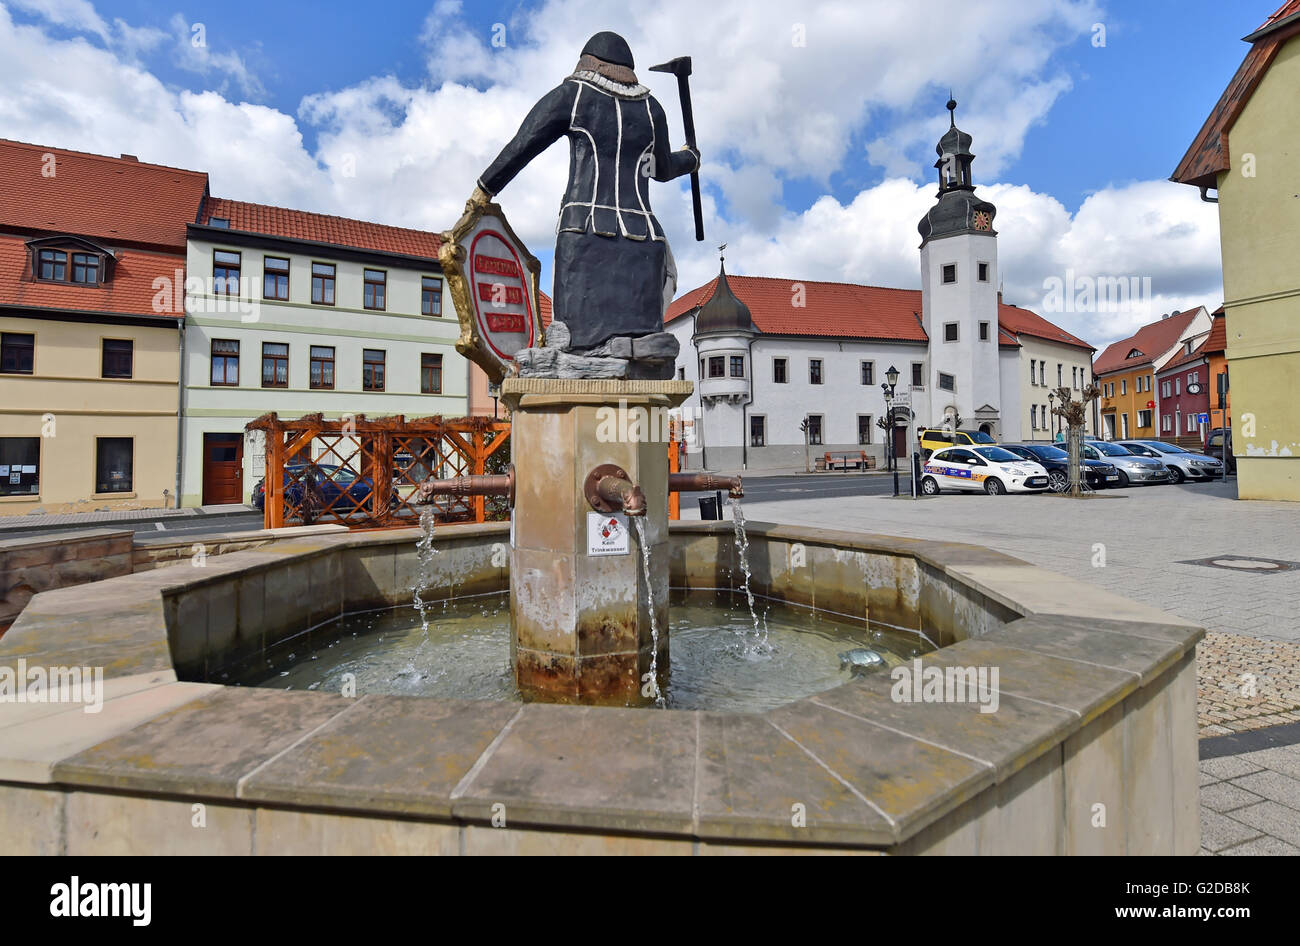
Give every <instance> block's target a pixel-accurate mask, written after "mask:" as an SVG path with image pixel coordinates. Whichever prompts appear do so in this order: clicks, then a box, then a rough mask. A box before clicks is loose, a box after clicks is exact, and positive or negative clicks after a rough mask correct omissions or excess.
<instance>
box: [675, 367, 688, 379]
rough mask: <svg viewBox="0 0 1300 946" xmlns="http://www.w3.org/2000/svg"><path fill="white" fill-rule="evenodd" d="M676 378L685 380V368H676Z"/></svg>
mask: <svg viewBox="0 0 1300 946" xmlns="http://www.w3.org/2000/svg"><path fill="white" fill-rule="evenodd" d="M677 380H678V381H685V380H686V369H685V368H678V369H677Z"/></svg>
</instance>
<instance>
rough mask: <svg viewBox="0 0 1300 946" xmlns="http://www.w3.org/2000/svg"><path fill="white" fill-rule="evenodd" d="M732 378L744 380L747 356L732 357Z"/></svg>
mask: <svg viewBox="0 0 1300 946" xmlns="http://www.w3.org/2000/svg"><path fill="white" fill-rule="evenodd" d="M731 376H732V377H733V378H743V377H744V376H745V356H744V355H732V356H731Z"/></svg>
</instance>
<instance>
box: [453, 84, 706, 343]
mask: <svg viewBox="0 0 1300 946" xmlns="http://www.w3.org/2000/svg"><path fill="white" fill-rule="evenodd" d="M561 135H567V136H568V138H569V186H568V188H567V189H566V190H565V192H564V202H563V203H562V205H561V206H560V219H559V224H558V226H557V228H556V229H557V237H556V242H555V286H554V293H553V302H554V311H555V318H556V319H557V320H559V321H561V322H564V323H565V324H566V325H567V326H568V328H569V332H570V337H571V341H570V347H571V348H573V349H583V348H592V347H594V346H596V345H599V344H600V343H601V342H603V341H605V340H606V339H609V338H613V337H615V336H622V335H626V336H633V337H635V336H639V335H648V334H651V333H654V332H661V331H663V309H664V280H665V276H666V271H667V246H668V244H667V241H666V239H665V238H664V233H663V228H662V227H660V226H659V221H658V220H656V219H655V216H654V213H653V212H652V211H651V209H650V188H649V179H650V178H651V177H653V178H654V179H655V180H657V181H670V180H672V179H673V178H675V177H680V176H681V175H683V174H689V173H690V172H691V171H694V170H697V168H698V164H699V162H698V159H697V157H696V155H695V154H694V153H693V152H691V151H673V150H672V149H671V147H670V146H669V143H668V124H667V121H666V120H665V118H664V110H663V107H662V106H661V105H660V104H659V103H658V102H657V101H655V99H654V97H653V96H652V95H650V92H649V90H648V89H646V88H645V87H644V86H641V85H625V84H623V83H619V82H615V81H613V80H611V79H608V78H606V77H605V76H602V75H599V74H597V73H595V72H587V71H579V72H575V73H574V74H573V75H571V76H569V77H568V78H567V79H565V80H564V81H563V82H561V83H560V85H559V86H557V87H556V88H555V89H553V90H551V91H550V92H549V93H547V95H546V96H545V97H544V98H543V99H542V100H541V101H540V102H538V103H537V104H536V105H535V106H533V109H532V111H530V112H529V113H528V116H527V117H526V118H525V119H524V121H523V124H522V125H520V127H519V131H518V132H517V133H516V134H515V137H514V139H513V140H512V141H511V142H510V143H509V144H508V145H506V146H505V148H504V149H502V151H501V154H500V155H498V156H497V159H496V160H495V161H493V162H492V164H491V166H489V167H488V169H487V170H486V171H484V172H483V175H482V177H480V178H479V181H478V184H479V187H481V188H482V189H483V190H484V191H485V192H487V194H488V195H490V196H491V195H495V194H497V193H499V192H500V191H501V189H502V188H503V187H505V186H506V185H507V184H508V183H510V181H511V180H512V179H513V178H514V177H515V175H517V174H518V173H519V172H520V171H521V170H523V168H524V166H525V165H527V164H528V162H530V161H531V160H532V159H533V158H535V157H537V155H539V154H541V153H542V152H543V151H544V150H546V148H547V147H548V146H550V145H551V144H552V143H553V142H554V141H555V140H556V139H557V138H559V137H560V136H561Z"/></svg>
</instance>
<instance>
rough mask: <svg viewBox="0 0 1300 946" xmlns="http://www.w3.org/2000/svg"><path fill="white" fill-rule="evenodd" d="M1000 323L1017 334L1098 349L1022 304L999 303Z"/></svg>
mask: <svg viewBox="0 0 1300 946" xmlns="http://www.w3.org/2000/svg"><path fill="white" fill-rule="evenodd" d="M998 324H999V325H1000V326H1003V327H1004V328H1007V329H1010V330H1011V331H1012V332H1013V333H1014V334H1016V335H1032V336H1033V337H1034V338H1042V339H1045V340H1046V341H1049V342H1056V343H1058V344H1060V345H1069V346H1071V347H1072V348H1086V349H1088V351H1096V348H1094V347H1093V346H1092V345H1089V344H1088V343H1087V342H1085V341H1084V340H1083V339H1082V338H1079V336H1077V335H1071V334H1070V333H1069V332H1067V331H1066V330H1065V329H1063V328H1060V327H1059V326H1056V325H1053V324H1052V323H1051V322H1049V321H1047V319H1045V318H1043V317H1042V316H1041V315H1039V314H1038V313H1037V312H1033V311H1031V310H1030V309H1022V308H1020V306H1016V305H1010V304H1008V303H1006V302H999V303H998Z"/></svg>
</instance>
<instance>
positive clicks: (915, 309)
mask: <svg viewBox="0 0 1300 946" xmlns="http://www.w3.org/2000/svg"><path fill="white" fill-rule="evenodd" d="M717 282H718V280H717V277H714V278H713V279H711V280H709V281H708V282H707V283H705V284H704V285H703V286H700V287H699V288H697V289H692V290H691V291H689V292H687V293H685V294H683V295H681V296H678V297H677V298H676V299H674V300H673V303H672V305H670V306H669V307H668V311H667V313H665V315H664V322H665V323H668V322H671V321H672V320H673V319H676V318H679V317H680V316H682V315H685V314H686V313H687V312H689V311H691V310H692V309H694V308H696V307H697V306H701V305H703V304H704V303H705V302H707V301H708V299H709V297H710V296H712V295H713V290H714V287H715V286H716V285H717ZM727 283H728V284H729V285H730V286H731V290H732V292H734V293H735V294H736V298H738V299H740V301H742V302H743V303H745V305H747V306H749V312H750V315H752V316H753V319H754V324H755V325H756V326H758V330H759V331H760V332H764V333H766V334H769V335H815V336H823V337H831V338H872V339H887V340H890V341H910V342H922V343H924V342H925V341H927V337H926V334H925V329H923V328H922V327H921V319H920V312H921V290H919V289H891V288H886V287H883V286H859V285H855V284H853V283H836V282H815V281H811V280H806V279H803V280H797V279H776V278H771V277H767V276H736V275H733V274H731V273H728V274H727ZM799 286H802V287H803V293H804V295H803V301H804V305H803V306H802V307H796V306H794V305H792V304H791V301H792V300H793V299H794V297H795V292H796V290H797V287H799ZM998 329H999V332H998V334H999V342H998V344H999V345H1001V346H1002V347H1012V348H1015V347H1019V344H1020V343H1019V342H1018V341H1016V333H1021V334H1025V335H1033V336H1035V337H1039V338H1045V339H1047V340H1049V341H1054V342H1060V343H1061V344H1064V345H1073V346H1077V347H1080V348H1086V349H1088V350H1089V351H1092V350H1093V347H1092V346H1091V345H1089V344H1088V343H1087V342H1085V341H1083V340H1082V339H1080V338H1076V337H1075V336H1073V335H1071V334H1069V333H1068V332H1066V331H1064V330H1062V329H1060V328H1057V327H1056V326H1055V325H1053V324H1052V323H1051V322H1049V321H1047V320H1046V319H1044V318H1043V317H1042V316H1039V315H1037V314H1036V313H1034V312H1031V311H1030V310H1029V309H1022V308H1019V307H1017V306H1013V305H1008V304H1007V303H999V304H998Z"/></svg>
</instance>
